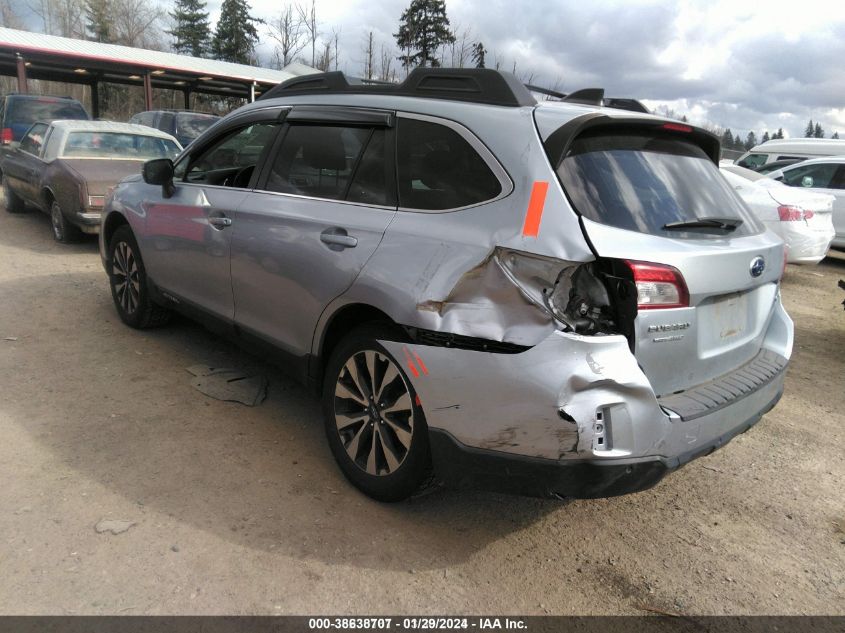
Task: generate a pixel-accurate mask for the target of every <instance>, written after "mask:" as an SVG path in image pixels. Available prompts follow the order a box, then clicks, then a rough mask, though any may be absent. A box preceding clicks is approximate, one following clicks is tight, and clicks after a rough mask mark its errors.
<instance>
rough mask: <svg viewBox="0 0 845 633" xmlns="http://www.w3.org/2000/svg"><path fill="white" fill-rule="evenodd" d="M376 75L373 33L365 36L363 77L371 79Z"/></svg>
mask: <svg viewBox="0 0 845 633" xmlns="http://www.w3.org/2000/svg"><path fill="white" fill-rule="evenodd" d="M375 74H376V69H375V51H374V50H373V32H372V31H370V32H369V33H368V34H367V43H366V44H364V77H365V78H366V79H372V78H373V75H375Z"/></svg>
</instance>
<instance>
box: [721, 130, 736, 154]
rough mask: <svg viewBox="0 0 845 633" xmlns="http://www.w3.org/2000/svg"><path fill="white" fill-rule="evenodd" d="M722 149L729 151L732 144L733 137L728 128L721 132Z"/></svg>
mask: <svg viewBox="0 0 845 633" xmlns="http://www.w3.org/2000/svg"><path fill="white" fill-rule="evenodd" d="M721 141H722V147H724V148H727V149H730V148H731V147H732V146H733V144H734V135H733V132H731V129H730V128H727V129H726V130H725V131H724V132H722V139H721Z"/></svg>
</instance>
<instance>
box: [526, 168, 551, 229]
mask: <svg viewBox="0 0 845 633" xmlns="http://www.w3.org/2000/svg"><path fill="white" fill-rule="evenodd" d="M548 190H549V183H548V182H546V181H544V180H535V181H534V187H533V188H532V189H531V199H530V200H529V201H528V210H527V211H526V212H525V224H523V225H522V236H523V237H537V235H539V233H540V220H541V219H542V218H543V207H544V206H545V204H546V192H548Z"/></svg>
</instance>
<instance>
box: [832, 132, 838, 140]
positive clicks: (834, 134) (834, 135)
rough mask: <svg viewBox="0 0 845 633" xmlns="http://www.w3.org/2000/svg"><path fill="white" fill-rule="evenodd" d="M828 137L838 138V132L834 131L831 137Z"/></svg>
mask: <svg viewBox="0 0 845 633" xmlns="http://www.w3.org/2000/svg"><path fill="white" fill-rule="evenodd" d="M830 138H834V139H838V138H839V132H834V133H833V134H832V135H831V137H830Z"/></svg>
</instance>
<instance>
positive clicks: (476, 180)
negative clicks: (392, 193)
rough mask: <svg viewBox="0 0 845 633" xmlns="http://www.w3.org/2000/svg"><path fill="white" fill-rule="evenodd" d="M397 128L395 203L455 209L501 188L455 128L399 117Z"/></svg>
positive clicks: (408, 207) (489, 198)
mask: <svg viewBox="0 0 845 633" xmlns="http://www.w3.org/2000/svg"><path fill="white" fill-rule="evenodd" d="M398 134H399V138H398V143H397V160H398V175H399V206H400V207H403V208H406V209H423V210H438V211H442V210H446V209H458V208H460V207H467V206H470V205H474V204H479V203H481V202H485V201H487V200H492V199H493V198H495V197H497V196H498V195H499V194H500V193H501V192H502V185H501V183H500V182H499V179H498V178H496V176H495V175H494V174H493V172H492V171H491V170H490V167H488V166H487V163H486V162H484V159H483V158H481V156H479V154H478V152H476V151H475V149H473V147H472V145H470V144H469V142H467V140H466V139H464V138H463V137H462V136H461V135H460V134H458V133H457V132H456V131H455V130H453V129H451V128H449V127H446V126H445V125H440V124H437V123H431V122H429V121H420V120H417V119H407V118H400V119H399V123H398Z"/></svg>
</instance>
